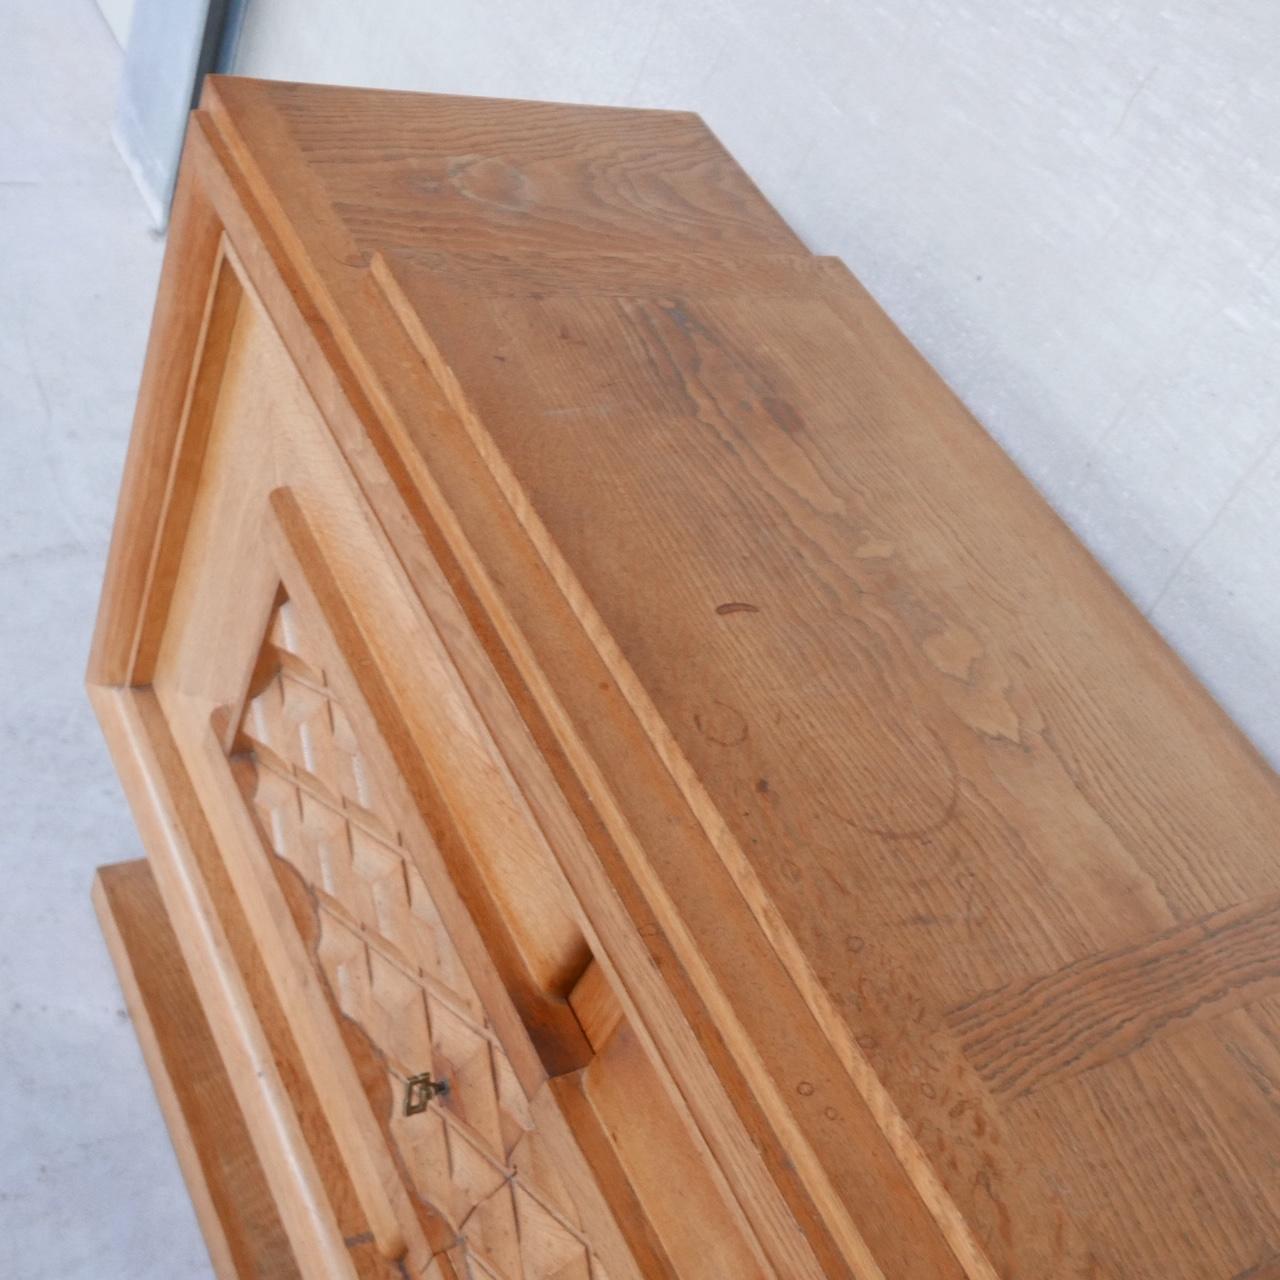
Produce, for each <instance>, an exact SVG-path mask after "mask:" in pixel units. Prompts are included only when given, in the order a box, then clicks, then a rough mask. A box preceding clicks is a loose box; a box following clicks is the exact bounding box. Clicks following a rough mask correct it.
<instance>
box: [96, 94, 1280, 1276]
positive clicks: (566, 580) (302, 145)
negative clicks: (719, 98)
mask: <svg viewBox="0 0 1280 1280" xmlns="http://www.w3.org/2000/svg"><path fill="white" fill-rule="evenodd" d="M181 192H182V194H181V197H180V203H179V206H178V213H177V215H176V217H175V224H174V232H173V236H174V238H173V241H172V243H171V246H170V252H169V259H168V265H167V266H166V271H165V276H164V279H163V281H162V287H161V299H160V303H159V305H158V308H157V323H156V332H155V335H154V337H153V342H152V347H151V351H150V354H149V357H148V366H147V373H146V376H145V378H144V391H143V395H142V397H141V398H140V404H139V415H138V422H137V427H136V429H135V442H134V446H133V448H132V450H131V454H130V461H129V464H128V468H127V473H126V482H125V487H124V492H123V496H122V504H121V514H120V517H119V521H118V524H117V536H116V541H115V544H114V546H113V552H112V558H111V563H110V566H109V569H108V576H107V583H106V587H105V590H104V597H103V606H102V612H101V616H100V620H99V628H98V634H97V638H96V640H95V647H94V657H93V660H92V664H91V671H90V679H91V683H92V684H93V686H94V690H95V691H94V697H95V702H96V703H97V705H98V706H99V708H100V711H102V713H103V716H104V722H105V723H106V726H107V729H108V736H109V739H110V740H111V741H112V743H113V748H114V749H115V750H116V751H117V755H118V756H119V758H120V761H121V769H122V774H123V775H124V777H125V781H126V786H127V787H128V789H129V790H130V792H131V795H132V796H133V798H134V802H135V807H136V808H137V809H138V812H139V819H140V822H141V824H142V826H143V829H144V834H147V833H150V834H148V840H147V843H148V851H149V856H150V857H151V859H152V862H153V864H154V867H155V878H156V883H157V885H158V888H159V891H160V893H161V896H162V898H163V900H164V903H165V908H166V910H167V912H168V914H169V916H170V918H171V919H173V921H174V924H175V932H176V934H177V937H178V939H179V942H180V945H181V947H182V951H183V955H184V958H185V962H186V964H187V966H188V969H189V971H190V974H191V979H192V982H193V984H194V986H195V989H196V992H197V993H198V995H199V998H200V1001H201V1004H202V1006H203V1007H204V1009H205V1012H206V1016H207V1018H208V1023H209V1028H210V1031H211V1034H212V1036H213V1038H214V1040H215V1041H216V1042H217V1044H218V1047H219V1051H220V1053H221V1055H222V1057H223V1059H224V1061H225V1062H226V1064H227V1073H228V1078H229V1082H230V1087H231V1089H232V1090H233V1092H234V1093H235V1097H236V1103H237V1105H238V1106H239V1107H240V1109H241V1111H242V1112H243V1114H244V1117H245V1119H246V1121H247V1123H248V1125H249V1129H250V1132H251V1134H252V1136H253V1139H254V1144H255V1147H256V1149H257V1152H258V1158H259V1160H260V1163H261V1168H262V1171H263V1177H264V1179H265V1182H266V1185H267V1186H268V1187H269V1189H270V1193H271V1195H272V1197H273V1198H274V1200H275V1201H276V1203H277V1205H278V1212H279V1217H280V1222H281V1224H282V1230H283V1231H284V1232H285V1234H286V1235H287V1236H288V1239H289V1241H290V1244H291V1247H292V1249H293V1251H294V1253H295V1254H296V1256H297V1260H298V1266H299V1269H300V1270H301V1271H302V1272H303V1273H304V1274H307V1275H311V1274H315V1275H330V1274H360V1275H364V1274H379V1272H378V1270H377V1268H379V1267H381V1268H392V1269H399V1270H400V1271H401V1273H403V1272H404V1271H405V1270H406V1269H407V1270H408V1272H409V1273H410V1274H415V1275H417V1274H421V1275H429V1276H439V1277H442V1278H448V1280H451V1278H452V1277H454V1276H459V1275H466V1274H476V1275H485V1276H496V1277H501V1278H502V1280H514V1278H515V1277H527V1278H528V1280H551V1277H561V1278H565V1277H575V1278H576V1280H590V1278H591V1277H596V1278H597V1280H598V1277H600V1276H602V1275H604V1274H606V1273H607V1274H608V1275H609V1276H610V1277H612V1278H613V1280H619V1277H624V1276H633V1277H638V1276H645V1277H649V1276H676V1277H690V1278H692V1277H710V1276H719V1275H733V1276H735V1277H737V1276H742V1277H749V1276H750V1277H754V1276H760V1277H766V1276H774V1277H782V1278H784V1280H799V1278H801V1277H813V1278H816V1277H819V1276H856V1277H870V1278H875V1277H886V1278H889V1280H892V1278H895V1277H930V1278H933V1277H956V1278H958V1277H961V1276H966V1277H970V1278H972V1280H977V1278H983V1280H990V1278H992V1277H1003V1278H1008V1280H1014V1278H1022V1277H1041V1276H1044V1277H1055V1280H1056V1278H1057V1277H1063V1278H1064V1280H1070V1278H1071V1277H1080V1278H1084V1277H1091V1278H1092V1277H1116V1278H1117V1280H1120V1278H1123V1280H1130V1278H1133V1280H1143V1278H1145V1277H1153V1278H1154V1277H1160V1278H1161V1280H1179V1278H1185V1280H1192V1278H1196V1280H1199V1278H1203V1277H1221V1280H1240V1278H1242V1277H1245V1276H1250V1275H1263V1274H1266V1272H1267V1269H1268V1268H1272V1267H1274V1266H1275V1265H1276V1258H1277V1256H1280V1254H1278V1251H1280V1183H1278V1182H1277V1180H1276V1178H1275V1170H1274V1158H1273V1153H1274V1149H1275V1146H1276V1142H1277V1140H1280V1118H1278V1113H1277V1112H1276V1110H1275V1108H1274V1105H1273V1100H1274V1095H1275V1093H1276V1091H1277V1090H1280V1050H1278V1049H1277V1039H1276V1033H1277V1026H1278V1025H1280V1023H1277V1010H1280V1003H1278V1002H1280V914H1278V913H1277V903H1280V864H1278V863H1277V860H1276V857H1275V832H1276V831H1277V830H1278V829H1280V791H1278V789H1277V785H1276V779H1275V777H1274V775H1273V774H1271V772H1270V771H1269V770H1268V769H1267V767H1266V766H1265V765H1264V764H1263V763H1262V762H1261V761H1260V760H1259V758H1258V757H1257V755H1256V754H1255V753H1254V752H1253V751H1252V750H1251V748H1249V746H1248V745H1247V744H1246V743H1245V742H1244V741H1243V740H1242V739H1241V737H1240V735H1239V734H1238V733H1237V732H1236V730H1235V729H1234V728H1233V727H1232V726H1231V725H1230V724H1229V723H1228V722H1227V721H1226V720H1225V718H1224V717H1223V716H1222V714H1221V712H1220V711H1219V710H1218V709H1217V708H1216V707H1215V706H1214V704H1213V703H1212V701H1211V700H1210V699H1209V697H1208V695H1207V694H1206V693H1205V692H1204V691H1203V690H1202V689H1201V688H1200V687H1199V686H1198V685H1197V684H1196V683H1195V681H1194V680H1193V679H1192V678H1191V677H1190V676H1189V674H1188V673H1187V672H1186V671H1185V669H1184V668H1183V667H1182V666H1181V665H1180V663H1179V662H1178V661H1177V659H1176V658H1175V657H1174V656H1173V655H1172V654H1171V653H1170V652H1169V651H1168V650H1167V648H1166V647H1165V646H1164V645H1163V644H1162V642H1161V641H1160V640H1159V638H1158V637H1157V636H1156V635H1155V633H1154V632H1153V631H1152V630H1151V629H1150V627H1149V626H1148V625H1147V624H1146V622H1145V621H1144V620H1143V619H1142V618H1141V617H1140V616H1139V615H1138V613H1137V612H1136V611H1135V610H1134V609H1133V608H1132V606H1131V605H1130V604H1129V603H1128V602H1127V601H1126V600H1125V599H1124V598H1123V596H1122V595H1121V594H1120V592H1119V591H1118V590H1117V588H1116V587H1115V586H1114V585H1113V584H1112V583H1111V582H1110V581H1109V580H1108V579H1107V578H1106V576H1105V574H1104V573H1103V572H1102V571H1101V570H1100V569H1099V568H1098V566H1097V565H1096V564H1095V563H1094V562H1093V561H1092V559H1091V558H1090V557H1089V556H1088V555H1087V553H1086V552H1085V551H1084V550H1083V549H1082V548H1081V547H1080V545H1079V544H1078V542H1077V541H1076V540H1075V539H1074V538H1073V537H1072V535H1071V534H1070V532H1069V531H1068V530H1067V529H1066V528H1065V526H1064V525H1063V524H1062V523H1061V522H1060V521H1059V520H1058V519H1057V518H1056V517H1055V516H1054V515H1053V513H1052V512H1050V511H1049V510H1048V508H1047V507H1046V506H1045V504H1044V503H1043V502H1042V500H1041V499H1040V498H1039V497H1038V495H1037V494H1036V493H1035V492H1034V490H1033V489H1032V488H1031V486H1030V485H1029V484H1028V483H1027V482H1026V481H1025V480H1024V479H1023V478H1022V477H1021V476H1020V475H1019V474H1018V472H1017V470H1016V468H1015V467H1014V466H1013V465H1012V463H1010V462H1009V460H1008V459H1007V458H1005V456H1004V455H1003V454H1002V453H1001V452H1000V450H999V449H998V448H997V447H996V446H995V445H994V443H993V442H992V441H991V440H990V439H989V437H987V436H986V434H985V433H984V432H983V431H982V429H981V428H980V427H979V426H978V424H976V423H975V422H974V421H973V420H972V419H971V418H970V417H969V416H968V415H967V413H966V412H965V411H964V409H963V407H962V406H961V405H960V404H959V403H958V402H957V401H956V399H955V397H954V396H953V395H952V394H951V393H950V392H949V391H948V390H947V389H946V388H945V386H943V384H942V383H941V382H940V380H939V379H938V378H937V376H936V375H935V374H934V373H933V372H932V371H931V370H930V369H929V368H928V366H927V364H926V363H925V362H924V361H923V360H922V358H921V357H920V356H919V354H918V353H916V352H915V351H914V350H913V349H912V348H911V347H910V345H909V344H908V343H907V342H906V341H905V340H904V339H903V338H902V336H901V335H900V334H899V333H898V332H897V331H896V329H894V327H893V326H892V324H891V323H890V322H889V321H888V320H887V319H886V318H885V317H884V315H883V314H882V313H881V312H880V311H879V309H878V308H877V307H876V305H875V303H874V302H873V301H872V300H871V299H870V298H869V297H868V296H867V295H866V294H865V292H864V291H863V290H862V289H861V287H860V286H859V285H858V284H857V282H856V281H855V280H854V279H853V277H852V276H851V275H850V274H849V273H848V271H847V270H846V269H845V268H844V267H843V265H842V264H840V263H838V262H836V261H834V260H832V259H826V258H820V257H814V256H812V255H810V254H808V253H807V252H806V250H805V249H804V247H803V245H802V244H801V243H800V242H799V241H798V239H797V238H796V237H795V235H794V234H793V233H792V232H791V231H790V229H789V228H787V226H786V225H785V223H784V222H783V221H782V219H781V218H780V217H779V216H778V214H777V213H776V212H775V211H774V210H773V209H772V208H770V206H769V205H768V204H767V203H766V202H765V201H764V200H763V198H762V197H761V196H760V194H759V192H758V191H757V190H756V189H755V188H754V187H753V186H752V184H751V183H750V181H749V179H747V178H746V177H745V175H743V174H742V173H741V171H740V170H739V169H738V168H737V167H736V165H734V163H733V161H732V160H731V159H730V158H729V157H728V156H727V154H726V153H725V152H724V150H723V148H722V147H720V145H719V144H718V143H717V142H716V140H715V139H714V138H713V137H712V136H711V135H710V134H709V133H708V132H707V130H706V129H705V127H704V126H702V124H701V122H700V121H698V120H697V118H696V117H693V116H689V115H686V114H682V113H664V112H645V111H630V110H614V109H604V108H585V107H567V106H556V105H552V104H540V103H509V102H496V101H491V100H484V99H459V98H447V97H438V96H432V95H413V94H385V93H372V92H368V91H363V90H344V89H321V88H315V87H309V86H299V85H280V84H270V83H265V82H253V81H241V80H234V79H224V78H215V79H213V80H211V81H210V82H209V84H208V86H207V87H206V90H205V95H204V98H203V100H202V105H201V109H200V110H199V111H198V112H197V113H195V115H194V117H193V123H192V128H191V131H190V134H189V139H188V145H187V152H186V157H185V160H184V165H183V178H182V188H181ZM428 1072H429V1073H430V1074H431V1076H432V1078H433V1079H435V1078H438V1077H439V1076H443V1077H444V1078H445V1079H447V1080H448V1081H449V1082H450V1091H449V1093H447V1094H444V1095H443V1096H442V1097H437V1098H433V1099H431V1100H430V1102H429V1103H428V1104H427V1106H426V1107H425V1108H423V1109H422V1110H419V1111H416V1112H415V1113H414V1114H405V1108H404V1105H403V1104H404V1101H405V1097H404V1094H405V1092H406V1091H407V1089H408V1081H409V1080H410V1078H412V1077H415V1076H422V1075H424V1074H426V1073H428ZM308 1224H313V1226H314V1230H312V1231H310V1232H309V1231H308ZM353 1241H355V1243H354V1244H353V1243H352V1242H353ZM371 1268H372V1270H370V1269H371Z"/></svg>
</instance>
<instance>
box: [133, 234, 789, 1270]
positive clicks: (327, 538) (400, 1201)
mask: <svg viewBox="0 0 1280 1280" xmlns="http://www.w3.org/2000/svg"><path fill="white" fill-rule="evenodd" d="M239 271H240V268H238V266H237V265H236V264H235V263H234V262H233V261H232V260H231V258H229V257H225V258H224V259H223V260H222V262H221V265H220V267H219V272H220V273H221V274H220V278H219V284H218V285H217V286H216V287H215V290H214V299H215V301H214V307H215V314H214V316H213V318H212V325H211V327H213V328H216V329H221V330H222V331H224V332H225V341H224V343H223V345H222V347H221V349H219V350H218V351H216V352H215V353H214V355H215V356H216V358H217V361H218V365H217V368H216V370H211V371H209V376H210V377H211V378H212V377H213V375H214V374H215V373H216V389H215V390H213V391H211V392H210V395H209V409H208V421H207V424H206V425H205V430H206V432H207V435H206V438H205V440H204V443H203V462H202V467H201V471H200V476H199V481H198V485H197V486H196V488H195V491H194V493H193V496H192V501H191V506H190V515H189V520H188V522H187V525H186V528H185V536H184V538H183V541H182V553H181V556H180V559H179V560H178V563H177V564H176V565H175V566H174V569H173V582H172V589H171V596H170V599H169V603H168V609H167V613H166V620H165V623H164V626H163V628H162V630H161V633H160V634H159V635H158V636H157V638H156V641H155V645H156V656H155V666H154V672H153V686H154V691H155V697H156V698H157V700H158V703H159V705H160V707H161V708H162V710H163V713H164V716H165V719H166V721H167V724H168V727H169V730H170V731H171V733H172V735H173V739H174V742H175V744H176V748H177V751H178V753H179V754H180V756H181V758H182V760H183V762H184V765H185V768H186V770H187V772H188V773H189V775H190V779H191V783H192V785H193V787H194V789H195V792H196V795H197V796H198V798H199V802H200V804H201V806H202V808H203V810H204V812H205V813H206V814H207V818H208V822H209V826H210V828H211V830H212V832H213V837H214V840H215V841H216V844H217V847H218V851H219V854H220V856H221V858H222V859H223V861H224V863H225V870H226V874H227V877H228V880H229V881H230V883H231V885H232V886H233V890H234V894H235V897H236V900H237V902H238V904H239V908H240V909H241V910H243V913H244V916H245V919H246V921H247V925H248V928H249V930H250V931H251V932H252V934H253V937H254V939H255V944H256V946H257V948H258V951H259V953H260V955H261V963H262V965H263V968H264V970H265V972H266V975H267V980H268V981H269V984H270V987H271V989H272V990H273V992H274V994H275V998H276V999H277V1000H278V1004H279V1007H280V1008H281V1009H282V1010H283V1015H284V1017H285V1019H286V1021H287V1023H288V1026H289V1031H290V1034H291V1036H292V1038H293V1040H294V1041H296V1044H297V1047H298V1050H299V1054H300V1057H301V1060H302V1061H303V1062H304V1063H305V1069H306V1071H307V1073H308V1076H309V1082H310V1086H311V1088H313V1089H314V1093H315V1095H316V1097H317V1099H318V1104H319V1106H320V1108H321V1109H322V1111H323V1114H324V1117H325V1121H326V1124H327V1127H328V1130H329V1131H331V1134H332V1141H333V1143H334V1144H335V1145H336V1148H337V1150H338V1152H339V1154H340V1157H341V1160H342V1163H343V1166H344V1170H345V1173H346V1176H347V1177H349V1179H350V1183H351V1186H352V1187H353V1189H354V1194H355V1196H356V1197H357V1199H358V1201H359V1203H360V1206H361V1209H362V1211H363V1214H364V1216H365V1218H366V1219H367V1221H368V1223H369V1235H370V1236H371V1237H372V1242H373V1244H375V1245H376V1247H377V1249H378V1251H379V1252H380V1254H381V1255H382V1256H384V1257H386V1258H389V1259H405V1260H406V1263H407V1265H409V1267H410V1269H411V1273H412V1274H429V1273H430V1272H429V1269H430V1268H433V1267H438V1268H443V1267H445V1266H446V1264H447V1265H449V1266H452V1267H453V1268H454V1270H455V1272H456V1273H457V1274H459V1275H463V1274H472V1273H473V1274H477V1275H492V1276H495V1277H504V1278H506V1277H510V1278H515V1277H529V1278H530V1280H536V1278H541V1277H552V1276H556V1277H580V1278H581V1280H589V1278H591V1277H596V1278H598V1277H600V1276H603V1275H604V1274H605V1273H606V1270H607V1272H608V1274H609V1276H611V1277H614V1280H618V1278H619V1277H624V1276H641V1275H643V1276H651V1275H652V1276H678V1277H688V1278H690V1280H694V1278H699V1277H707V1278H708V1280H710V1278H711V1277H713V1276H722V1275H725V1274H733V1275H735V1276H741V1277H746V1278H749V1277H752V1276H763V1275H766V1274H772V1272H770V1271H769V1269H768V1267H767V1265H766V1264H765V1263H764V1261H763V1259H762V1255H761V1253H760V1250H759V1246H758V1245H757V1244H756V1242H755V1240H754V1237H753V1233H752V1231H751V1228H750V1226H749V1224H748V1222H747V1220H746V1217H745V1215H744V1214H743V1212H742V1210H741V1208H740V1207H739V1205H738V1204H737V1202H736V1200H735V1198H734V1196H733V1194H732V1193H731V1192H730V1190H729V1188H728V1185H727V1183H726V1182H725V1179H724V1177H723V1175H722V1174H721V1172H720V1170H719V1168H718V1167H717V1165H716V1162H715V1160H714V1159H713V1157H712V1156H711V1153H710V1150H709V1149H708V1147H707V1144H706V1142H705V1141H704V1139H703V1137H702V1135H701V1134H700V1132H699V1130H698V1127H697V1125H696V1124H695V1123H694V1121H693V1119H692V1117H691V1115H690V1113H689V1112H688V1109H687V1107H686V1105H685V1103H684V1101H683V1099H682V1097H681V1095H680V1091H679V1089H678V1087H677V1085H676V1082H675V1081H674V1080H673V1078H672V1076H671V1074H670V1072H669V1071H668V1070H667V1068H666V1067H665V1066H664V1065H663V1064H662V1063H661V1062H658V1061H655V1059H654V1058H653V1055H652V1053H651V1051H650V1049H649V1048H648V1047H647V1044H646V1041H645V1039H644V1037H643V1036H642V1035H641V1034H638V1033H637V1030H636V1028H635V1027H633V1025H632V1023H631V1020H630V1018H629V1016H628V1014H627V1013H626V1011H625V1010H624V1008H623V1005H622V1003H621V1002H620V1001H619V999H618V997H617V995H616V994H615V993H614V991H613V989H612V986H611V981H610V978H609V977H608V976H607V974H606V965H605V963H604V962H603V958H598V957H596V956H595V955H594V954H593V950H594V949H593V946H592V944H591V942H590V941H589V940H588V936H587V934H588V930H587V928H586V926H585V922H584V919H583V916H582V912H581V909H580V906H579V903H578V901H577V899H576V897H575V895H574V893H573V891H572V890H571V889H570V886H569V884H568V882H567V881H566V879H565V878H564V875H563V874H562V872H561V871H560V869H559V866H558V864H557V862H556V858H555V854H554V852H553V850H552V849H551V847H550V845H549V844H548V842H547V839H546V837H545V836H544V835H543V833H542V831H541V829H540V827H539V824H538V822H537V821H536V819H535V817H534V814H533V812H532V811H531V810H530V808H529V806H528V804H527V803H526V801H525V799H524V796H523V794H522V791H521V789H520V787H519V786H518V785H517V783H516V780H515V778H514V777H513V774H512V772H511V769H510V768H509V767H508V765H507V762H506V758H505V756H504V746H503V744H502V743H500V741H499V739H498V737H496V736H495V734H494V733H493V731H492V730H491V728H490V726H489V725H488V724H487V723H486V720H485V718H484V717H483V716H482V715H481V714H480V712H479V710H478V708H477V706H476V704H475V701H474V699H473V697H472V695H471V693H470V691H469V689H468V687H467V685H466V682H465V681H464V680H463V679H462V678H461V676H460V675H459V673H458V671H457V670H456V669H455V668H454V666H453V664H452V662H451V660H450V658H449V652H448V650H447V648H446V647H445V646H444V645H443V643H441V639H440V637H439V635H438V634H437V632H436V630H435V629H434V627H433V625H432V623H431V621H430V619H429V618H428V617H427V616H426V614H425V613H424V612H423V610H422V607H421V603H420V602H419V601H418V600H417V599H416V598H415V595H414V592H413V591H412V590H411V589H410V588H409V587H408V585H407V583H406V581H405V580H404V577H403V570H402V569H401V567H400V565H399V563H398V561H397V559H396V556H395V554H394V553H393V552H392V551H391V549H390V547H389V546H388V545H387V543H386V542H385V539H384V538H383V536H382V534H381V531H380V528H379V525H378V522H377V520H376V519H375V517H374V515H373V513H372V512H371V511H370V510H369V509H368V508H367V506H366V505H365V504H364V501H363V499H362V497H361V495H360V492H359V490H358V489H357V488H356V486H355V485H354V483H353V481H352V479H351V477H350V475H349V473H348V472H347V470H346V467H345V464H344V462H343V460H342V457H341V455H340V454H339V453H338V451H337V449H336V447H335V446H334V445H333V442H332V440H331V439H330V438H329V435H328V432H327V428H326V426H325V423H324V422H323V420H322V419H321V417H320V415H319V413H318V410H317V409H316V407H315V405H314V403H313V402H312V400H311V399H310V396H309V394H308V392H307V390H306V388H305V386H304V384H303V382H302V380H301V378H300V376H299V375H298V373H297V371H296V369H295V368H294V367H293V365H292V363H291V362H290V360H289V357H288V356H287V354H286V352H285V351H284V348H283V346H282V345H281V342H280V340H279V338H278V336H277V335H276V333H275V331H274V329H273V327H272V325H271V323H270V321H269V320H268V318H267V317H266V315H265V314H264V312H263V311H262V309H261V306H260V304H259V303H258V302H257V300H256V298H255V297H253V296H252V294H251V293H250V292H248V291H247V290H246V287H245V285H244V283H243V281H242V277H241V275H240V274H239ZM219 308H221V309H223V310H224V312H225V314H220V313H218V309H219ZM506 749H507V750H510V749H511V748H510V746H509V745H508V746H507V748H506ZM673 1170H678V1171H679V1176H678V1178H673V1177H672V1171H673ZM677 1190H678V1193H679V1194H678V1195H677V1194H674V1192H675V1191H677ZM691 1205H693V1206H696V1213H694V1214H693V1216H692V1217H691V1216H690V1206H691ZM695 1220H696V1221H697V1222H698V1223H701V1224H702V1228H700V1229H699V1230H701V1229H706V1230H707V1231H709V1232H710V1233H711V1234H712V1236H713V1237H714V1241H715V1244H714V1247H706V1246H705V1244H702V1243H700V1240H699V1232H691V1230H690V1225H689V1224H690V1223H691V1222H693V1221H695ZM467 1268H470V1269H471V1271H470V1272H468V1270H467ZM442 1274H447V1272H442Z"/></svg>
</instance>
